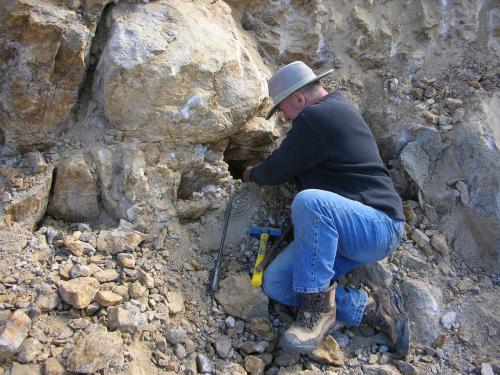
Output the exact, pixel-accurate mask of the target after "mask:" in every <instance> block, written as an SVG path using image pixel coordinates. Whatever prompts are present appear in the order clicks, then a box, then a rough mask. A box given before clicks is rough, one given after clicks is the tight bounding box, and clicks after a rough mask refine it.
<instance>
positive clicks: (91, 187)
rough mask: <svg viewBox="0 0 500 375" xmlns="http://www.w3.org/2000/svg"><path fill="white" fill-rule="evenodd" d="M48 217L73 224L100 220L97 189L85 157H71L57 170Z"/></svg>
mask: <svg viewBox="0 0 500 375" xmlns="http://www.w3.org/2000/svg"><path fill="white" fill-rule="evenodd" d="M48 214H49V215H51V216H53V217H54V218H57V219H63V220H66V221H70V222H71V221H77V222H78V221H80V222H88V221H92V220H94V219H96V218H97V217H98V216H99V204H98V203H97V187H96V184H95V182H94V178H93V177H92V174H91V172H90V169H89V167H88V165H87V163H86V162H85V159H84V157H83V155H82V154H76V155H72V156H70V157H69V158H67V159H65V160H63V161H62V162H61V164H60V165H59V167H57V169H56V180H55V185H54V189H53V196H52V199H51V200H50V204H49V207H48Z"/></svg>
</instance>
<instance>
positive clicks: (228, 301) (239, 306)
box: [215, 274, 269, 320]
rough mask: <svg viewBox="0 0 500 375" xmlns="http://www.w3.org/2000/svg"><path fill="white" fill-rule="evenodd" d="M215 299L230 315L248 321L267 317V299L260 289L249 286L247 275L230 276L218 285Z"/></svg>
mask: <svg viewBox="0 0 500 375" xmlns="http://www.w3.org/2000/svg"><path fill="white" fill-rule="evenodd" d="M215 298H216V299H217V302H219V303H220V304H221V305H222V306H223V307H224V309H225V310H226V312H227V313H228V314H230V315H233V316H237V317H240V318H242V319H245V320H249V319H250V318H252V317H256V316H261V317H267V313H268V311H267V305H268V303H269V298H268V297H267V296H266V295H265V294H264V292H262V289H261V288H255V287H253V286H252V285H251V284H250V277H248V275H247V274H231V275H229V276H228V277H226V278H225V279H224V280H222V281H221V283H220V290H219V291H218V292H217V293H216V295H215Z"/></svg>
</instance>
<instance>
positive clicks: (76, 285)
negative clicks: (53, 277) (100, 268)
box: [59, 277, 99, 309]
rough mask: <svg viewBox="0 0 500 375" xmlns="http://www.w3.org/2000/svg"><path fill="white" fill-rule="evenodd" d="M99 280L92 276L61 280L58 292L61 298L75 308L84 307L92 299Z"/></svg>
mask: <svg viewBox="0 0 500 375" xmlns="http://www.w3.org/2000/svg"><path fill="white" fill-rule="evenodd" d="M98 288H99V281H97V280H96V279H95V278H93V277H79V278H77V279H72V280H69V281H61V283H60V284H59V294H60V295H61V298H62V299H63V300H64V301H65V302H66V303H68V304H70V305H71V306H73V307H74V308H76V309H84V308H86V307H87V306H88V305H89V304H90V303H91V302H92V301H93V299H94V296H95V294H96V293H97V289H98Z"/></svg>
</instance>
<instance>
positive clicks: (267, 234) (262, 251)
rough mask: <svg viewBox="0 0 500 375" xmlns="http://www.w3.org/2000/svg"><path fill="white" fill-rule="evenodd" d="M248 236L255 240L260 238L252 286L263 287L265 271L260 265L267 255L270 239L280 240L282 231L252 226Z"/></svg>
mask: <svg viewBox="0 0 500 375" xmlns="http://www.w3.org/2000/svg"><path fill="white" fill-rule="evenodd" d="M248 234H249V235H250V236H252V237H255V238H259V237H260V242H259V250H258V252H257V259H256V260H255V266H254V270H253V275H252V280H251V284H252V285H253V286H261V285H262V276H263V274H264V270H263V269H262V268H259V265H260V263H261V262H262V260H263V259H264V257H265V255H266V248H267V243H268V241H269V238H271V237H273V238H279V237H280V236H281V230H280V229H277V228H259V227H256V226H252V228H251V229H250V230H249V231H248Z"/></svg>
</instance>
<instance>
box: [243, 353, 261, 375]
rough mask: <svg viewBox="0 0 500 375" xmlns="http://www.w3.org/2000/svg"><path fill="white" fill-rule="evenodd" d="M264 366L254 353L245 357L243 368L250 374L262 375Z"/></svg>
mask: <svg viewBox="0 0 500 375" xmlns="http://www.w3.org/2000/svg"><path fill="white" fill-rule="evenodd" d="M265 367H266V364H265V362H264V361H263V360H262V359H261V358H259V357H257V356H254V355H248V356H246V357H245V370H247V372H248V373H249V374H250V375H263V374H264V368H265Z"/></svg>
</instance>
